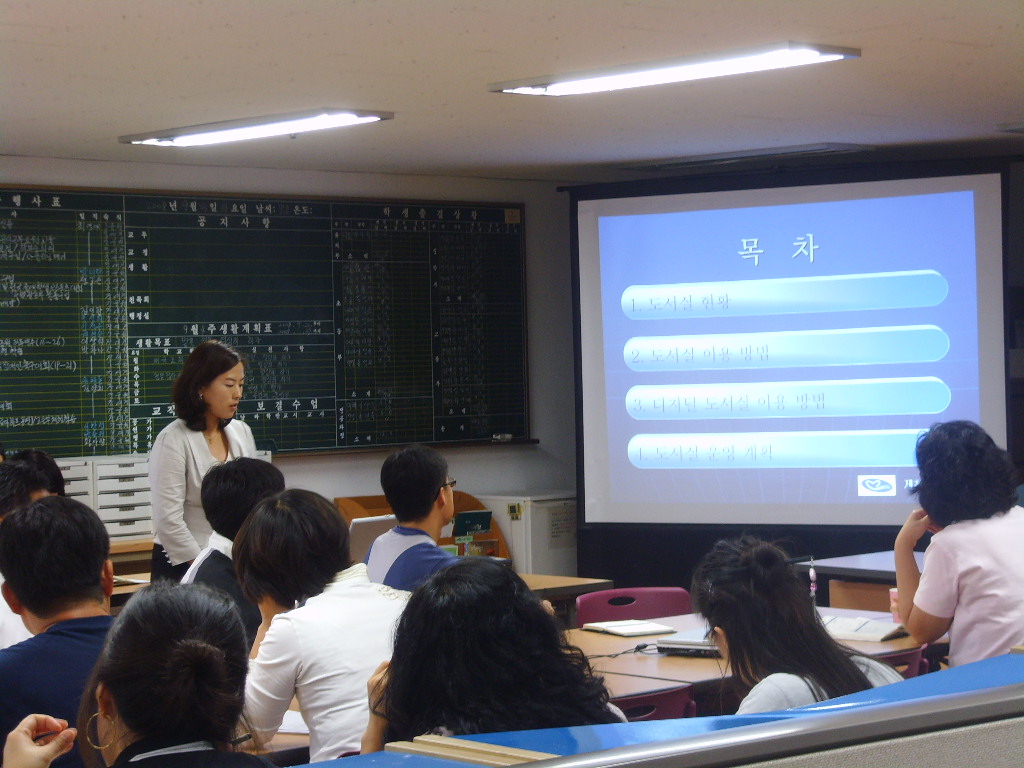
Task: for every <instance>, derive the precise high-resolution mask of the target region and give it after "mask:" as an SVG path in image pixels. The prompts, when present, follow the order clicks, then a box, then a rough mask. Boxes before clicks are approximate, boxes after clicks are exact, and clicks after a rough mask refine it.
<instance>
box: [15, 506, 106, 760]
mask: <svg viewBox="0 0 1024 768" xmlns="http://www.w3.org/2000/svg"><path fill="white" fill-rule="evenodd" d="M109 548H110V544H109V540H108V538H107V531H106V529H105V528H104V527H103V523H102V522H100V519H99V517H97V516H96V513H95V512H93V511H92V510H91V509H89V508H88V507H87V506H85V505H84V504H82V503H80V502H78V501H75V500H74V499H69V498H66V497H64V496H48V497H46V498H43V499H39V500H38V501H35V502H33V503H32V504H30V505H29V506H27V507H21V508H19V509H16V510H15V511H14V512H11V513H10V514H9V515H8V516H7V517H6V518H5V519H4V521H3V523H2V524H0V571H2V572H3V575H4V579H6V581H5V582H4V585H3V597H4V600H5V601H6V602H7V604H8V605H9V606H10V607H11V610H13V611H14V612H15V613H17V614H18V615H19V616H21V618H22V620H23V621H24V622H25V626H26V627H28V629H29V631H30V632H32V634H33V637H31V638H29V639H28V640H25V641H23V642H20V643H18V644H17V645H12V646H11V647H10V648H5V649H3V650H2V651H0V690H2V691H3V695H2V696H0V732H2V733H6V732H8V731H10V730H11V729H12V728H14V726H15V725H17V724H18V722H19V721H20V720H21V719H22V718H23V717H25V716H26V715H29V714H32V713H33V712H45V713H46V714H48V715H52V716H53V717H59V718H61V719H63V720H68V721H72V720H74V718H75V713H76V712H77V711H78V702H79V699H80V698H81V696H82V691H83V690H84V688H85V683H86V680H87V679H88V677H89V673H90V672H91V671H92V667H93V664H95V663H96V658H97V657H98V656H99V653H100V648H101V647H102V646H103V641H104V638H106V635H107V630H108V629H110V624H111V622H112V619H111V617H110V611H109V607H110V603H109V601H110V594H111V591H112V590H113V587H114V568H113V566H112V565H111V563H110V560H108V559H107V556H108V552H109ZM55 765H56V766H81V765H82V760H81V757H80V756H79V753H78V750H77V749H75V750H72V751H71V752H70V753H68V754H67V755H64V756H63V757H61V758H59V759H58V760H57V761H56V763H55Z"/></svg>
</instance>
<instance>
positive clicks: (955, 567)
mask: <svg viewBox="0 0 1024 768" xmlns="http://www.w3.org/2000/svg"><path fill="white" fill-rule="evenodd" d="M917 466H918V469H919V471H920V483H919V484H918V485H917V487H916V488H915V490H914V492H915V493H916V494H917V498H918V501H919V502H920V503H921V507H922V508H921V509H918V510H915V511H914V512H912V513H911V514H910V516H909V517H908V518H907V521H906V523H904V525H903V528H902V529H901V530H900V532H899V534H898V535H897V537H896V543H895V545H894V553H895V556H896V584H897V586H898V587H899V609H900V615H901V616H902V617H903V624H904V626H905V627H906V628H907V631H908V632H910V634H911V636H913V638H914V639H915V640H917V641H918V642H922V643H929V642H932V641H934V640H937V639H938V638H940V637H942V635H944V634H945V633H946V632H947V631H948V632H949V663H950V665H952V666H955V665H957V664H966V663H967V662H970V661H978V660H979V659H986V658H989V657H991V656H998V655H1000V654H1003V653H1008V652H1009V650H1010V648H1012V647H1013V646H1015V645H1019V644H1020V643H1024V509H1021V508H1020V507H1019V506H1017V493H1016V487H1015V483H1014V475H1015V470H1014V466H1013V461H1012V460H1011V459H1010V456H1009V454H1007V453H1006V451H1004V450H1003V449H1002V448H1000V447H999V446H997V445H996V444H995V442H994V441H993V440H992V438H991V437H989V435H988V434H987V433H986V432H985V430H983V429H982V428H981V427H979V426H978V425H977V424H975V423H974V422H971V421H949V422H946V423H944V424H935V425H934V426H932V428H931V429H929V430H928V432H926V433H925V434H924V435H922V436H921V437H920V439H919V440H918V442H917ZM926 532H931V533H933V534H934V536H932V540H931V542H930V543H929V545H928V549H927V550H926V551H925V556H924V572H923V573H922V572H920V571H919V570H918V567H917V561H916V560H915V559H914V547H915V546H916V544H917V542H918V541H919V540H920V539H921V537H922V536H924V534H925V533H926Z"/></svg>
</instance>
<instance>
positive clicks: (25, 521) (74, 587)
mask: <svg viewBox="0 0 1024 768" xmlns="http://www.w3.org/2000/svg"><path fill="white" fill-rule="evenodd" d="M4 463H5V464H6V463H7V462H4ZM109 554H110V538H109V537H108V536H107V529H106V528H104V527H103V523H102V522H101V521H100V518H99V516H98V515H97V514H96V513H95V512H93V511H92V510H91V509H89V507H87V506H85V504H83V503H82V502H80V501H76V500H75V499H69V498H68V497H66V496H45V497H43V498H41V499H37V500H36V501H34V502H32V503H31V504H29V505H28V506H23V507H19V508H18V509H16V510H14V511H13V512H11V513H10V514H9V515H7V517H5V518H4V521H3V523H0V572H2V573H3V576H4V579H5V580H6V582H7V584H8V585H9V586H10V588H11V590H12V591H13V592H14V594H15V595H17V597H18V599H19V600H20V601H21V602H22V603H23V604H24V605H25V607H26V608H28V609H29V610H30V611H32V613H34V614H35V615H36V616H39V617H41V618H49V617H50V616H54V615H56V614H57V613H59V612H61V611H62V610H65V609H67V608H68V607H71V606H74V605H78V604H80V603H85V602H102V601H103V599H104V597H105V595H104V592H103V583H102V578H101V576H102V572H103V564H104V563H105V562H106V560H107V557H108V556H109Z"/></svg>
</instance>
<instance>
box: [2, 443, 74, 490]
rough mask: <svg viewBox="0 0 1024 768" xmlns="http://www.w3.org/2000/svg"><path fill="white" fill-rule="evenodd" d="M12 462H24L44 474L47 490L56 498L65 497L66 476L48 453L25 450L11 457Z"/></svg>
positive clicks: (38, 450)
mask: <svg viewBox="0 0 1024 768" xmlns="http://www.w3.org/2000/svg"><path fill="white" fill-rule="evenodd" d="M10 459H11V461H24V462H25V463H26V464H31V465H32V466H33V467H35V468H36V469H38V470H39V471H40V472H42V473H43V476H44V477H45V478H46V490H48V491H49V492H50V493H52V494H53V495H54V496H63V495H64V474H63V473H62V472H61V471H60V467H59V466H57V462H56V461H54V459H53V457H52V456H51V455H50V454H48V453H47V452H46V451H42V450H40V449H38V448H25V449H24V450H21V451H16V452H15V453H13V454H12V455H11V457H10Z"/></svg>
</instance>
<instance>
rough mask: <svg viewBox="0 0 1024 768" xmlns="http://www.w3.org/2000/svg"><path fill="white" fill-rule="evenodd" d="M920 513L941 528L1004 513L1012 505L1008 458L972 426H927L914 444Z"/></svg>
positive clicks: (958, 423) (1014, 499) (1011, 468)
mask: <svg viewBox="0 0 1024 768" xmlns="http://www.w3.org/2000/svg"><path fill="white" fill-rule="evenodd" d="M917 468H918V471H919V472H920V478H921V481H920V482H919V483H918V485H917V487H916V488H914V490H913V493H915V494H917V498H918V501H920V503H921V508H922V509H924V511H925V512H927V513H928V516H929V517H930V518H931V519H932V520H934V521H935V522H936V523H937V524H939V525H941V526H943V527H945V526H947V525H950V524H951V523H955V522H957V521H958V520H978V519H985V518H989V517H993V516H994V515H998V514H1000V513H1002V512H1006V511H1007V510H1008V509H1010V508H1011V507H1013V506H1014V505H1015V504H1016V503H1017V488H1016V482H1015V476H1016V469H1015V467H1014V465H1013V460H1012V459H1011V458H1010V455H1009V454H1008V453H1007V452H1006V451H1004V450H1003V449H1002V448H1000V447H999V446H997V445H996V444H995V441H993V440H992V438H991V437H989V435H988V433H987V432H986V431H985V430H983V429H982V428H981V427H979V426H978V425H977V424H975V423H974V422H973V421H947V422H945V423H940V424H933V425H932V426H931V428H930V429H929V430H928V431H927V432H925V433H924V434H923V435H921V436H920V437H919V438H918V439H917Z"/></svg>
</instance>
